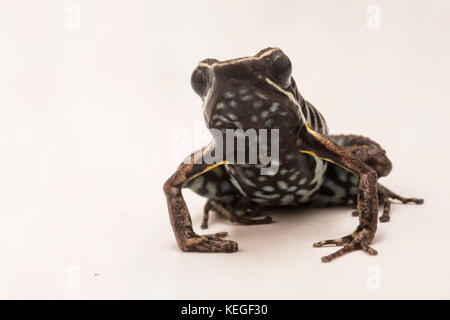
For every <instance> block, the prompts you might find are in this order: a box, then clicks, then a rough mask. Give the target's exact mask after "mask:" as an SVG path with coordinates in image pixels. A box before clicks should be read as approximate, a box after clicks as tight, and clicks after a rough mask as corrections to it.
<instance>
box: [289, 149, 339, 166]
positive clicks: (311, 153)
mask: <svg viewBox="0 0 450 320" xmlns="http://www.w3.org/2000/svg"><path fill="white" fill-rule="evenodd" d="M298 151H299V152H301V153H306V154H309V155H310V156H313V157H317V158H319V159H322V160H324V161H327V162H331V163H334V164H337V163H336V162H334V161H333V160H331V159H328V158H323V157H319V156H318V155H317V154H315V153H314V152H313V151H309V150H298Z"/></svg>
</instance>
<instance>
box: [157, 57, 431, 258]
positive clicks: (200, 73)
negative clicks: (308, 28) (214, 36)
mask: <svg viewBox="0 0 450 320" xmlns="http://www.w3.org/2000/svg"><path fill="white" fill-rule="evenodd" d="M191 84H192V87H193V89H194V91H195V92H196V93H197V94H198V95H199V96H200V97H201V98H202V100H203V114H204V117H205V121H206V125H207V127H208V128H209V129H217V130H220V132H225V130H226V129H242V130H244V131H245V130H248V129H252V128H253V129H279V150H280V157H279V161H275V160H274V161H272V162H271V165H272V167H275V168H276V170H275V171H273V172H271V173H270V174H269V175H261V171H260V169H261V167H264V166H263V165H261V163H260V162H258V164H235V163H227V162H220V163H215V164H212V165H211V164H206V163H205V162H199V161H197V160H198V159H200V158H202V157H203V155H204V154H206V153H210V152H211V151H214V152H218V150H219V149H218V148H216V146H217V145H216V144H215V143H214V141H213V142H212V143H210V144H209V145H208V146H206V147H204V148H202V149H201V150H199V151H197V152H195V153H193V154H192V155H191V156H190V158H189V161H185V162H184V163H183V164H181V165H180V166H179V167H178V169H177V171H176V172H175V173H174V174H173V175H172V176H171V177H170V178H169V179H168V180H167V181H166V183H165V184H164V192H165V194H166V198H167V203H168V208H169V215H170V221H171V223H172V227H173V231H174V233H175V237H176V240H177V244H178V246H179V248H180V249H181V250H183V251H203V252H234V251H236V250H237V249H238V245H237V243H236V242H234V241H231V240H226V239H224V237H225V236H226V233H224V232H220V233H215V234H210V235H198V234H196V233H195V232H194V231H193V228H192V222H191V218H190V215H189V212H188V209H187V207H186V203H185V202H184V199H183V196H182V194H181V189H182V188H185V187H187V188H190V189H191V190H193V191H194V192H196V193H198V194H200V195H202V196H205V197H206V198H208V202H207V203H206V205H205V215H204V219H203V223H202V228H206V227H207V226H208V214H209V213H210V212H216V213H219V214H221V215H222V216H224V217H226V218H227V219H229V220H230V221H233V222H237V223H242V224H262V223H270V222H271V221H272V219H271V218H270V217H267V216H259V213H260V212H262V211H263V210H264V208H268V207H276V206H329V205H342V204H354V205H355V207H356V209H357V211H356V213H357V214H358V216H359V225H358V227H357V228H356V230H355V231H354V232H353V233H351V234H349V235H347V236H345V237H342V238H339V239H336V240H324V241H320V242H317V243H315V244H314V246H315V247H320V246H323V245H329V244H333V245H337V246H342V248H341V249H340V250H338V251H337V252H335V253H333V254H331V255H328V256H325V257H323V258H322V261H324V262H328V261H331V260H332V259H334V258H336V257H338V256H341V255H343V254H345V253H347V252H350V251H354V250H359V249H360V250H363V251H365V252H367V253H369V254H371V255H374V254H376V253H377V252H376V251H375V250H374V249H373V248H371V247H370V246H369V244H370V242H371V241H372V240H373V238H374V236H375V233H376V230H377V221H378V205H379V204H380V205H382V206H383V207H384V213H383V215H382V216H381V218H380V221H382V222H385V221H388V220H389V210H390V203H391V202H390V199H398V200H401V201H402V202H403V203H406V202H415V203H422V202H423V200H421V199H414V198H410V199H406V198H402V197H400V196H398V195H396V194H394V193H393V192H391V191H390V190H388V189H387V188H385V187H383V186H381V185H380V184H378V183H377V180H378V177H380V176H385V175H387V174H388V173H389V172H390V170H391V168H392V165H391V162H390V161H389V159H388V158H387V157H386V154H385V151H384V150H383V149H382V148H381V147H380V146H379V145H378V144H377V143H375V142H373V141H371V140H370V139H368V138H365V137H362V136H354V135H338V136H332V135H329V134H328V128H327V125H326V123H325V119H324V118H323V116H322V115H321V114H320V113H319V112H318V111H317V110H316V109H315V108H314V107H313V106H312V105H311V104H310V103H309V102H308V101H306V100H305V99H303V97H302V96H301V95H300V93H299V91H298V90H297V86H296V84H295V81H294V79H293V78H292V76H291V63H290V61H289V58H288V57H287V56H286V55H285V54H284V53H283V52H282V51H281V50H280V49H278V48H267V49H264V50H262V51H260V52H259V53H258V54H256V55H255V56H254V57H247V58H239V59H233V60H228V61H223V62H219V61H217V60H215V59H206V60H203V61H201V62H200V63H199V65H198V67H197V68H196V69H195V70H194V72H193V74H192V78H191ZM245 148H248V146H245ZM245 151H248V150H247V149H246V150H245ZM268 151H269V153H270V152H271V150H270V147H269V148H268ZM266 167H267V166H266Z"/></svg>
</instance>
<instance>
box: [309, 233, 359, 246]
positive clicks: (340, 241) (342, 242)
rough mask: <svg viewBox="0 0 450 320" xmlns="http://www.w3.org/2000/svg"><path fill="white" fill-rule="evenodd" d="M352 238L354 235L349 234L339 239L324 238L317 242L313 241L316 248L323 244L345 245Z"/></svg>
mask: <svg viewBox="0 0 450 320" xmlns="http://www.w3.org/2000/svg"><path fill="white" fill-rule="evenodd" d="M351 239H352V235H348V236H345V237H342V238H338V239H331V240H322V241H319V242H316V243H313V247H314V248H320V247H323V246H329V245H335V246H344V245H346V244H347V243H349V242H350V241H351Z"/></svg>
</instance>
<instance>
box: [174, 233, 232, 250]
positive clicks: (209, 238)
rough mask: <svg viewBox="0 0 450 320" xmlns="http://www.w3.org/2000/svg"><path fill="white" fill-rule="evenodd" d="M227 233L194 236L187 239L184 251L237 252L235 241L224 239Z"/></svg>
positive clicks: (182, 247)
mask: <svg viewBox="0 0 450 320" xmlns="http://www.w3.org/2000/svg"><path fill="white" fill-rule="evenodd" d="M226 236H227V232H217V233H212V234H206V235H194V236H192V237H189V238H188V239H186V241H185V242H184V243H183V245H182V246H181V250H183V251H199V252H235V251H237V250H238V244H237V242H235V241H231V240H225V239H222V238H224V237H226Z"/></svg>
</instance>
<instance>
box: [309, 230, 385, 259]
mask: <svg viewBox="0 0 450 320" xmlns="http://www.w3.org/2000/svg"><path fill="white" fill-rule="evenodd" d="M373 234H374V233H373V232H372V231H370V230H369V229H366V228H363V229H360V230H358V229H357V230H356V231H355V232H354V233H352V234H350V235H348V236H345V237H342V238H339V239H334V240H322V241H319V242H316V243H314V244H313V247H314V248H319V247H323V246H327V245H336V246H343V248H341V249H339V250H338V251H336V252H334V253H332V254H330V255H328V256H324V257H322V262H330V261H331V260H334V259H336V258H338V257H340V256H343V255H344V254H346V253H349V252H352V251H355V250H363V251H365V252H367V253H368V254H370V255H372V256H373V255H376V254H377V253H378V252H377V251H376V250H375V249H373V248H371V247H370V246H369V243H370V241H371V240H372V238H373Z"/></svg>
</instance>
